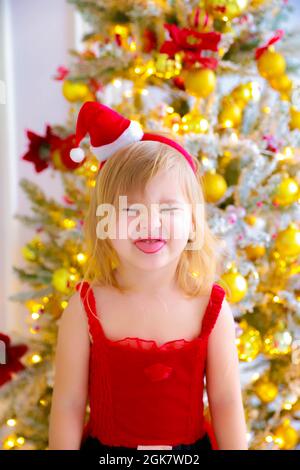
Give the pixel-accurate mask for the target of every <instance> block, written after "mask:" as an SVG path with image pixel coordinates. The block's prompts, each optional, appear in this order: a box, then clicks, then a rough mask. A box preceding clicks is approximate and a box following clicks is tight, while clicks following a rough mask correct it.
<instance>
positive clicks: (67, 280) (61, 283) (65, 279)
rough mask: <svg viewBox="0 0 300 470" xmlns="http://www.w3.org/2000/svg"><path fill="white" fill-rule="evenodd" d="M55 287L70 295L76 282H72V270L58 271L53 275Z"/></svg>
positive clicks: (63, 269)
mask: <svg viewBox="0 0 300 470" xmlns="http://www.w3.org/2000/svg"><path fill="white" fill-rule="evenodd" d="M52 285H53V287H54V288H55V289H56V290H58V291H59V292H61V293H63V294H69V293H71V291H72V288H73V287H74V281H72V273H71V271H70V270H68V269H65V268H59V269H56V270H55V271H54V272H53V275H52Z"/></svg>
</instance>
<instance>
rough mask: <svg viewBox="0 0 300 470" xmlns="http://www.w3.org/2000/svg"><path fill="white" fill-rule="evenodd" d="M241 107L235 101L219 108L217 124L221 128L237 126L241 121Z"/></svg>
mask: <svg viewBox="0 0 300 470" xmlns="http://www.w3.org/2000/svg"><path fill="white" fill-rule="evenodd" d="M242 117H243V112H242V108H241V107H240V106H239V105H238V104H237V103H234V102H233V103H231V104H230V105H226V106H224V107H223V109H221V111H220V113H219V124H220V126H221V127H222V128H231V127H237V126H239V124H240V123H241V121H242Z"/></svg>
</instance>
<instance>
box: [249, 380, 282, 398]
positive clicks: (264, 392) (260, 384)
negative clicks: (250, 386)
mask: <svg viewBox="0 0 300 470" xmlns="http://www.w3.org/2000/svg"><path fill="white" fill-rule="evenodd" d="M254 391H255V393H256V395H257V396H258V398H259V399H260V400H261V401H262V402H264V403H270V402H271V401H273V400H275V398H276V397H277V395H278V387H277V385H276V384H274V383H273V382H270V381H269V380H264V379H262V380H258V381H257V382H256V384H255V386H254Z"/></svg>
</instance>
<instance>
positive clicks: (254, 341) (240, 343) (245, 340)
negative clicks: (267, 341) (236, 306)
mask: <svg viewBox="0 0 300 470" xmlns="http://www.w3.org/2000/svg"><path fill="white" fill-rule="evenodd" d="M239 326H240V328H241V329H242V333H241V334H240V335H239V336H238V337H237V338H236V346H237V351H238V356H239V359H240V360H241V361H243V362H251V361H253V360H254V359H255V358H256V357H257V356H258V354H259V353H260V352H261V349H262V340H261V336H260V332H259V331H258V330H257V329H256V328H253V327H252V326H250V325H248V323H247V322H246V321H245V320H242V321H241V322H240V324H239Z"/></svg>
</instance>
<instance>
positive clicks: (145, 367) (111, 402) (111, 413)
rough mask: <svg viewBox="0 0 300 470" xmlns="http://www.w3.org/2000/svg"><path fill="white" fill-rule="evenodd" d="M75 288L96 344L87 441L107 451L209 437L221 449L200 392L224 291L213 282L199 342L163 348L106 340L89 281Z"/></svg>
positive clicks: (138, 341) (142, 342) (170, 343)
mask: <svg viewBox="0 0 300 470" xmlns="http://www.w3.org/2000/svg"><path fill="white" fill-rule="evenodd" d="M81 285H82V288H81V289H80V286H81ZM76 289H77V290H78V291H79V292H80V295H81V299H82V302H83V305H84V309H85V312H86V314H87V318H88V324H89V334H90V340H91V344H90V358H89V390H88V394H89V406H90V416H89V420H88V422H87V424H86V425H85V428H84V431H83V436H82V442H84V440H85V439H86V438H87V437H88V436H91V437H95V438H97V439H99V440H100V442H101V443H103V444H104V445H108V446H125V447H133V448H136V447H137V446H138V445H171V446H176V445H180V444H191V443H193V442H195V441H196V440H197V439H199V438H201V437H202V436H204V435H205V433H207V434H208V436H209V439H210V442H211V446H212V449H214V450H217V443H216V439H215V436H214V433H213V429H212V426H211V424H210V422H209V421H208V420H206V419H205V417H204V414H203V388H204V373H205V364H206V353H207V342H208V338H209V334H210V332H211V331H212V329H213V327H214V324H215V322H216V320H217V317H218V314H219V312H220V310H221V306H222V301H223V298H224V296H225V291H224V289H223V288H222V287H221V286H219V285H218V284H213V287H212V290H211V293H210V298H209V302H208V304H207V307H206V310H205V313H204V317H203V320H202V328H201V332H200V334H199V335H198V336H197V337H195V338H194V339H192V340H191V341H187V340H185V339H176V340H172V341H168V342H166V343H164V344H163V345H161V346H159V345H157V343H156V342H155V341H154V340H146V339H141V338H132V337H126V338H123V339H120V340H111V339H109V338H107V337H106V335H105V333H104V330H103V328H102V325H101V322H100V318H99V316H98V315H97V309H96V301H95V296H94V293H93V290H92V288H91V287H90V285H89V283H88V282H86V281H84V282H81V283H78V284H77V285H76ZM99 313H100V312H98V314H99Z"/></svg>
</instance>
